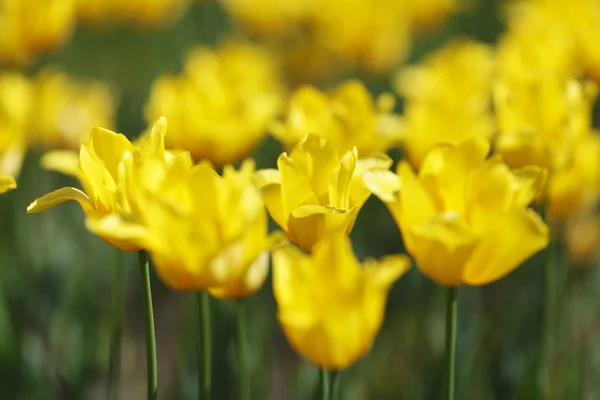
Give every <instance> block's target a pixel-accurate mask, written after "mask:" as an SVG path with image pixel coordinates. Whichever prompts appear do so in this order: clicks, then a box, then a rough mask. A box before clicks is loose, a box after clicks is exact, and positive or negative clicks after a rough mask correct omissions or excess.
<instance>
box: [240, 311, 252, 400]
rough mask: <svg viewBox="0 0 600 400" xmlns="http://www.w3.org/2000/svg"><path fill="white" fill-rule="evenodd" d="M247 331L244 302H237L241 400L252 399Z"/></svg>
mask: <svg viewBox="0 0 600 400" xmlns="http://www.w3.org/2000/svg"><path fill="white" fill-rule="evenodd" d="M247 330H248V321H247V315H246V304H245V302H244V300H242V299H240V300H238V301H237V357H238V389H239V397H238V398H239V400H248V399H249V398H250V381H249V376H248V368H247V367H248V363H247V359H246V357H247V343H246V340H247V334H248V333H247Z"/></svg>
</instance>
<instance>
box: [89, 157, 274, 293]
mask: <svg viewBox="0 0 600 400" xmlns="http://www.w3.org/2000/svg"><path fill="white" fill-rule="evenodd" d="M134 161H135V160H134V158H133V157H132V156H131V155H128V156H126V157H125V158H124V160H123V168H122V170H123V175H122V176H123V185H122V191H123V192H124V193H122V195H121V197H125V198H128V199H130V200H129V202H128V206H129V207H130V213H128V214H111V215H106V216H105V217H104V218H99V219H95V220H91V221H89V222H88V224H89V225H90V226H91V227H92V229H93V230H96V231H98V232H100V233H101V235H102V236H103V237H107V238H108V240H110V241H115V242H120V241H124V240H127V239H128V238H131V237H132V236H133V237H137V239H136V240H137V243H138V245H139V247H143V248H145V249H147V250H148V252H149V253H150V255H151V256H152V259H153V260H154V264H155V267H156V271H157V272H158V275H159V276H160V277H161V279H162V280H163V281H164V282H165V283H166V284H167V285H168V286H170V287H172V288H174V289H176V290H195V291H201V290H206V289H208V290H210V292H211V294H213V296H215V297H220V298H221V297H223V298H243V297H246V296H249V295H250V294H252V293H254V292H255V291H256V290H258V289H259V288H260V287H261V286H262V284H263V282H264V280H265V278H266V276H267V271H268V250H269V248H270V247H271V246H272V245H274V244H275V243H276V242H277V236H274V237H271V238H270V237H268V236H267V230H268V229H267V228H268V226H267V214H266V210H265V208H264V205H263V202H262V199H261V196H260V192H259V191H258V190H257V189H256V188H255V186H254V185H253V179H252V178H253V175H254V162H253V161H252V160H247V161H245V162H244V163H243V165H242V167H241V169H240V170H239V171H236V170H235V169H233V168H232V167H231V166H226V167H225V168H224V169H223V176H222V177H221V176H219V175H217V173H216V172H215V171H214V170H213V169H212V168H210V167H209V166H207V165H205V164H198V165H196V166H194V167H192V165H191V161H190V157H189V154H186V153H181V154H179V155H176V156H174V158H172V159H171V160H170V161H169V162H168V163H166V164H165V163H164V162H161V161H160V160H158V159H148V160H146V161H145V162H144V161H142V162H140V163H139V165H137V166H136V165H135V164H134ZM207 193H210V194H211V195H210V196H207ZM134 233H135V234H134ZM198 243H202V246H199V245H198Z"/></svg>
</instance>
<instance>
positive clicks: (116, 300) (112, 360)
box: [108, 250, 125, 400]
mask: <svg viewBox="0 0 600 400" xmlns="http://www.w3.org/2000/svg"><path fill="white" fill-rule="evenodd" d="M115 255H116V256H115V262H114V263H113V265H112V285H111V290H112V298H111V333H110V353H109V360H108V398H109V399H113V400H117V399H118V398H119V378H120V375H121V332H122V330H123V310H124V303H123V299H124V292H125V268H124V266H123V258H124V256H125V253H123V251H121V250H116V252H115Z"/></svg>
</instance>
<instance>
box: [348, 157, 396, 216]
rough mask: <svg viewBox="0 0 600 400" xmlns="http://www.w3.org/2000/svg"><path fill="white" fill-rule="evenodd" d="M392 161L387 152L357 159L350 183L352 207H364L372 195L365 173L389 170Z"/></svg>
mask: <svg viewBox="0 0 600 400" xmlns="http://www.w3.org/2000/svg"><path fill="white" fill-rule="evenodd" d="M392 163H393V162H392V159H391V158H389V157H388V156H386V155H385V154H383V155H381V156H378V157H372V158H365V159H362V160H358V161H357V163H356V168H355V169H354V175H353V176H352V182H351V183H350V207H358V208H360V207H362V206H363V205H364V204H365V202H366V201H367V199H368V198H369V196H370V195H371V190H370V189H369V188H368V187H367V185H366V182H365V180H364V175H365V174H366V173H368V172H376V171H377V172H378V171H387V170H388V169H389V168H390V167H391V166H392Z"/></svg>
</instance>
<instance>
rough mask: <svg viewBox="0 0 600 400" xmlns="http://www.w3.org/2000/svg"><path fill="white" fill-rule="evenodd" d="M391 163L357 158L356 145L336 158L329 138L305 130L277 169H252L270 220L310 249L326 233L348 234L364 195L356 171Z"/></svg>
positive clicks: (382, 158)
mask: <svg viewBox="0 0 600 400" xmlns="http://www.w3.org/2000/svg"><path fill="white" fill-rule="evenodd" d="M391 163H392V161H391V160H390V159H389V158H387V157H385V156H381V157H379V158H370V159H363V160H359V159H358V152H357V150H356V148H354V149H353V150H352V151H348V152H346V153H345V154H344V155H343V156H342V157H339V156H338V153H337V152H336V150H335V148H334V147H333V144H332V143H331V142H330V141H328V140H327V139H325V138H322V137H319V136H316V135H308V136H306V137H305V138H304V139H303V140H302V141H301V142H300V143H298V145H297V146H296V147H294V149H293V150H292V151H291V152H290V154H289V155H288V154H287V153H283V154H281V155H280V156H279V159H278V160H277V166H278V169H277V170H275V169H266V170H261V171H258V173H257V175H256V182H257V185H258V187H259V188H260V189H261V192H262V196H263V200H264V202H265V205H266V206H267V210H268V211H269V214H271V217H272V218H273V220H274V221H275V222H276V223H277V224H278V225H279V226H280V227H281V228H282V229H283V230H284V231H285V232H286V233H287V235H288V237H289V238H290V240H291V241H292V242H294V243H296V244H297V245H299V246H300V247H302V249H304V250H305V251H307V252H310V251H311V250H312V247H313V246H314V244H315V243H317V242H318V241H320V240H321V239H323V238H325V237H327V236H330V235H332V234H335V233H345V234H348V233H350V231H351V230H352V226H353V225H354V221H355V219H356V216H357V214H358V211H359V210H360V208H361V207H362V206H363V204H364V203H365V202H366V201H367V199H368V198H369V196H370V192H369V190H368V189H367V188H366V186H365V184H364V183H363V181H362V174H364V173H365V172H366V171H369V170H375V169H382V170H385V169H388V168H389V167H390V165H391Z"/></svg>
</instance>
